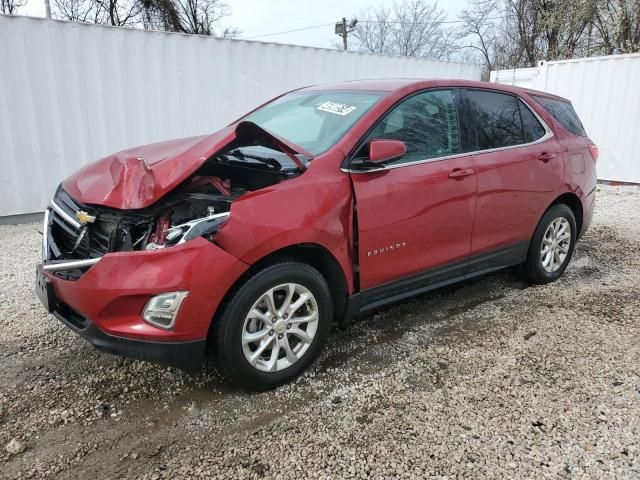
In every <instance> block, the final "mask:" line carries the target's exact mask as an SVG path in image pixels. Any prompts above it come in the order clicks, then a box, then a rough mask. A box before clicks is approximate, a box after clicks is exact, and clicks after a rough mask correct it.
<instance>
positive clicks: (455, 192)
mask: <svg viewBox="0 0 640 480" xmlns="http://www.w3.org/2000/svg"><path fill="white" fill-rule="evenodd" d="M455 94H456V93H455V91H453V90H427V91H423V92H419V93H417V94H413V95H411V96H409V97H408V98H406V99H404V100H403V101H401V102H400V103H399V104H398V105H396V106H395V107H394V108H393V109H392V110H391V111H390V112H388V113H387V114H386V115H385V117H383V119H382V120H381V121H380V123H378V125H376V127H374V129H373V130H372V132H371V133H370V134H369V135H368V136H367V139H366V141H365V143H364V146H363V148H362V151H361V152H359V153H358V155H363V156H364V155H366V153H367V151H366V147H367V142H368V141H370V140H372V139H394V140H401V141H403V142H404V143H405V145H406V147H407V152H406V154H405V155H404V156H403V157H401V158H399V159H396V160H394V161H392V162H390V163H387V164H386V165H385V168H384V169H382V170H380V171H375V172H368V173H367V172H352V173H351V178H352V182H353V187H354V191H355V197H356V212H357V222H358V234H359V238H358V244H359V248H358V253H359V263H360V288H361V289H363V290H364V289H368V288H371V287H375V286H379V285H383V284H386V283H389V282H393V281H394V280H398V279H401V278H404V277H408V276H411V275H414V274H418V273H421V272H425V271H427V270H430V269H436V267H440V266H445V265H450V264H455V263H461V262H463V261H464V260H465V259H466V258H467V257H468V255H469V252H470V249H471V231H472V228H473V219H474V210H475V202H476V189H477V185H476V183H477V181H476V176H475V175H474V170H473V168H474V166H473V159H472V157H471V156H459V154H460V153H461V145H460V128H459V122H458V114H457V108H456V99H455Z"/></svg>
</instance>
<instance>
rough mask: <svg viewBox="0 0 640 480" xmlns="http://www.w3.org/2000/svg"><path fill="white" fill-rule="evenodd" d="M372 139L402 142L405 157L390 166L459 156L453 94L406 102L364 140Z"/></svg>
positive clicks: (415, 97) (418, 97)
mask: <svg viewBox="0 0 640 480" xmlns="http://www.w3.org/2000/svg"><path fill="white" fill-rule="evenodd" d="M372 139H391V140H401V141H403V142H404V144H405V146H406V147H407V153H406V154H405V155H404V156H403V157H402V158H400V159H398V160H396V161H394V162H390V164H397V163H407V162H414V161H418V160H427V159H430V158H437V157H443V156H447V155H454V154H456V153H460V129H459V127H458V115H457V112H456V106H455V101H454V95H453V92H452V91H451V90H433V91H426V92H422V93H418V94H416V95H413V96H411V97H409V98H407V99H406V100H404V101H402V102H401V103H400V104H398V105H397V106H395V107H394V108H393V109H392V110H391V111H390V112H389V113H387V114H386V115H385V116H384V118H383V119H382V120H381V121H380V122H379V123H378V124H377V125H376V126H375V127H374V129H373V130H372V131H371V133H370V134H369V135H368V136H367V140H372Z"/></svg>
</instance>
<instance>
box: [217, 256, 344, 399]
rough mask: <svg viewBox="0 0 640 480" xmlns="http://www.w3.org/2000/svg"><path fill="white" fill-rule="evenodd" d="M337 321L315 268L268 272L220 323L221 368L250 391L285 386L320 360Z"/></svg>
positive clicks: (290, 266)
mask: <svg viewBox="0 0 640 480" xmlns="http://www.w3.org/2000/svg"><path fill="white" fill-rule="evenodd" d="M332 318H333V307H332V301H331V295H330V293H329V287H328V286H327V283H326V281H325V280H324V278H323V277H322V275H321V274H320V273H319V272H318V271H317V270H316V269H315V268H313V267H311V266H309V265H307V264H304V263H299V262H295V261H291V262H282V263H278V264H275V265H272V266H270V267H267V268H266V269H264V270H262V271H260V272H258V273H257V274H256V275H254V276H253V277H251V278H250V279H249V280H248V281H247V282H246V283H244V284H243V285H242V286H241V287H240V288H239V289H238V290H237V291H236V293H235V294H234V295H233V298H232V299H231V300H230V301H229V302H228V303H227V306H226V308H224V310H223V312H222V314H221V315H219V316H218V318H216V319H215V324H214V329H213V333H214V340H215V342H216V350H217V356H218V364H219V367H220V369H221V371H222V373H223V374H224V375H225V376H226V377H227V378H229V379H231V380H232V381H234V382H236V383H237V384H239V385H240V386H242V387H243V388H245V389H247V390H253V391H261V390H267V389H269V388H274V387H277V386H279V385H282V384H283V383H286V382H288V381H290V380H292V379H294V378H295V377H297V376H298V375H300V373H302V372H303V371H304V370H305V369H306V368H307V367H308V366H309V365H311V363H313V361H314V360H315V359H316V357H317V356H318V354H319V353H320V351H321V349H322V347H323V345H324V343H325V341H326V338H327V336H328V334H329V330H330V327H331V319H332Z"/></svg>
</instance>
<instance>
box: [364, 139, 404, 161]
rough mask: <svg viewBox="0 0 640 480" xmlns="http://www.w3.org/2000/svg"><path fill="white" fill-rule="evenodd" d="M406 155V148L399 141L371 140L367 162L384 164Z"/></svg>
mask: <svg viewBox="0 0 640 480" xmlns="http://www.w3.org/2000/svg"><path fill="white" fill-rule="evenodd" d="M405 153H407V147H406V145H405V144H404V142H401V141H400V140H384V139H380V140H371V142H369V161H370V162H373V163H379V162H386V161H388V160H393V159H394V158H399V157H401V156H403V155H404V154H405Z"/></svg>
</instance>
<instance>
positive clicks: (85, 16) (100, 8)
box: [0, 0, 238, 37]
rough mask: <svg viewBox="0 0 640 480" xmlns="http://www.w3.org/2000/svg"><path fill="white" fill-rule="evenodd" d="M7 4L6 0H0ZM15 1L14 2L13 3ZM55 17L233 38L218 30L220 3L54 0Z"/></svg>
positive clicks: (219, 0)
mask: <svg viewBox="0 0 640 480" xmlns="http://www.w3.org/2000/svg"><path fill="white" fill-rule="evenodd" d="M0 1H8V0H0ZM13 1H15V0H13ZM53 13H54V17H56V18H63V19H65V20H71V21H79V22H93V23H102V24H108V25H114V26H138V25H140V26H142V27H143V28H145V29H149V30H164V31H170V32H182V33H194V34H200V35H215V36H222V37H232V36H236V35H238V30H237V29H234V28H231V27H227V28H224V29H223V28H220V23H221V20H222V19H223V18H224V17H226V16H228V14H229V8H228V6H227V4H226V3H225V2H224V1H223V0H54V12H53Z"/></svg>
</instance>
